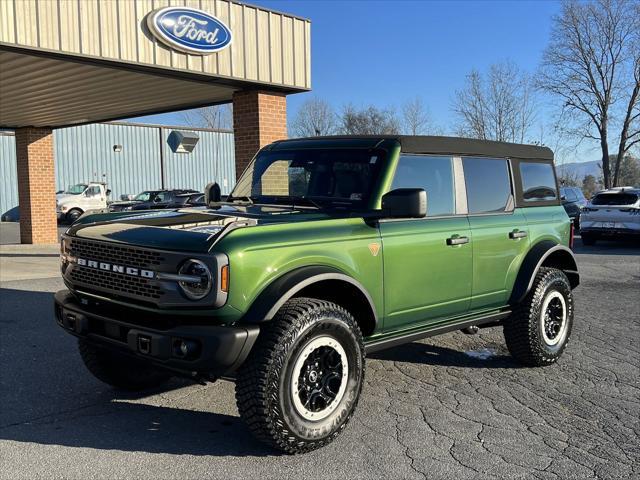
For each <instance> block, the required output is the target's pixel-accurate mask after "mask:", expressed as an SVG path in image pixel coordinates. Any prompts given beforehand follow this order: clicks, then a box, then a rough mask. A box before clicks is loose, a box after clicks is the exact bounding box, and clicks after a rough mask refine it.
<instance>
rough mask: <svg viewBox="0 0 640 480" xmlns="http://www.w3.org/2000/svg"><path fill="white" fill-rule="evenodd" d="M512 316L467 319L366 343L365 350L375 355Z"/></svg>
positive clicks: (509, 312) (497, 314)
mask: <svg viewBox="0 0 640 480" xmlns="http://www.w3.org/2000/svg"><path fill="white" fill-rule="evenodd" d="M509 315H511V311H510V310H507V311H503V312H498V313H492V314H490V315H486V316H483V317H476V318H472V319H465V320H462V321H457V322H454V323H447V324H446V325H438V326H436V327H431V328H426V329H424V330H420V331H418V332H416V331H412V332H409V333H405V334H402V335H397V336H394V337H391V338H382V339H380V340H373V341H372V342H370V343H365V345H364V349H365V351H366V352H367V353H373V352H377V351H380V350H385V349H387V348H393V347H397V346H398V345H402V344H404V343H411V342H415V341H416V340H421V339H423V338H427V337H434V336H436V335H441V334H443V333H448V332H453V331H455V330H462V329H463V328H467V327H471V326H474V325H477V326H479V327H480V326H482V325H484V324H488V323H495V324H497V323H498V322H500V321H501V320H503V319H505V318H507V317H508V316H509Z"/></svg>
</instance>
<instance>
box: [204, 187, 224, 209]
mask: <svg viewBox="0 0 640 480" xmlns="http://www.w3.org/2000/svg"><path fill="white" fill-rule="evenodd" d="M221 198H222V195H221V193H220V185H218V184H217V183H216V182H213V183H209V184H207V186H206V187H204V203H205V205H206V206H207V207H210V206H212V205H211V204H212V203H218V202H220V199H221ZM214 206H215V205H214Z"/></svg>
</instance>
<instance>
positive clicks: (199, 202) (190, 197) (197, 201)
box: [175, 193, 206, 208]
mask: <svg viewBox="0 0 640 480" xmlns="http://www.w3.org/2000/svg"><path fill="white" fill-rule="evenodd" d="M205 205H206V204H205V203H204V193H183V194H180V195H176V201H175V208H184V207H204V206H205Z"/></svg>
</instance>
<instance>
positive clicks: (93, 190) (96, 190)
mask: <svg viewBox="0 0 640 480" xmlns="http://www.w3.org/2000/svg"><path fill="white" fill-rule="evenodd" d="M98 195H100V187H89V188H87V197H96V196H98Z"/></svg>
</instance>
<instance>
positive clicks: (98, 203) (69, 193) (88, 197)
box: [56, 182, 111, 223]
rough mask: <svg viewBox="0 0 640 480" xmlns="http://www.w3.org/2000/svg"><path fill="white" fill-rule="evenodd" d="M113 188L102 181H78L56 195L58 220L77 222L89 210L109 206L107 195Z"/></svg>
mask: <svg viewBox="0 0 640 480" xmlns="http://www.w3.org/2000/svg"><path fill="white" fill-rule="evenodd" d="M110 193H111V190H109V189H107V185H106V184H105V183H102V182H91V183H78V184H76V185H72V186H70V187H69V188H68V189H67V190H65V191H64V192H62V193H59V194H57V195H56V214H57V216H58V220H61V221H66V222H68V223H73V222H75V221H76V220H77V219H78V218H80V215H82V214H83V213H84V212H86V211H88V210H101V209H104V208H107V197H108V196H109V194H110Z"/></svg>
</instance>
